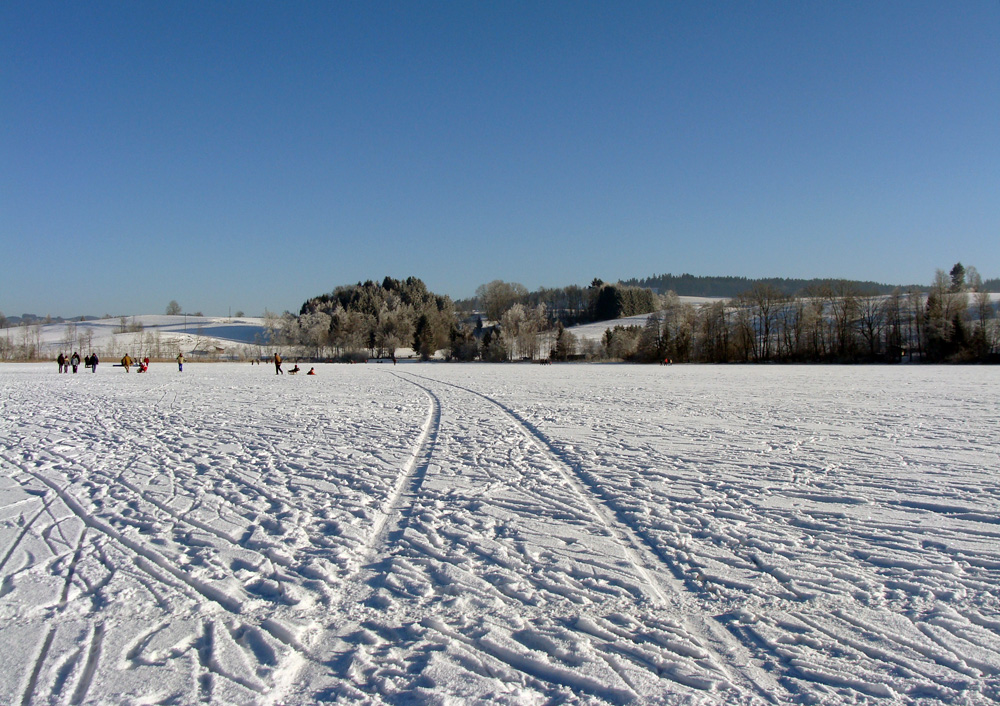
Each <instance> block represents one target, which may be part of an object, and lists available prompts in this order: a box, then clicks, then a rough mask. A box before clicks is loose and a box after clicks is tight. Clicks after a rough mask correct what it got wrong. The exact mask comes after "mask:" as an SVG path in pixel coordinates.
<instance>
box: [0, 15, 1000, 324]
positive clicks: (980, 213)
mask: <svg viewBox="0 0 1000 706" xmlns="http://www.w3.org/2000/svg"><path fill="white" fill-rule="evenodd" d="M0 121H2V122H0V163H2V169H0V238H2V242H3V257H2V264H0V311H2V312H3V313H5V314H6V315H8V316H17V315H20V314H21V313H24V312H31V313H36V314H42V315H44V314H52V315H61V316H76V315H79V314H94V315H102V314H105V313H110V314H114V315H118V314H146V313H162V312H163V311H164V310H165V309H166V306H167V304H168V303H169V302H170V300H177V301H178V302H180V303H181V305H182V307H183V308H184V309H185V310H186V311H189V312H194V311H202V312H204V313H205V314H208V315H213V314H215V315H225V314H227V313H229V312H230V311H232V312H233V313H235V312H236V311H239V310H242V311H245V312H246V314H247V315H252V314H260V313H262V312H263V311H264V309H265V308H267V309H270V310H271V311H276V312H280V311H283V310H285V309H288V310H292V311H296V312H297V311H298V308H299V306H300V305H301V303H302V302H303V301H304V300H305V299H307V298H309V297H311V296H314V295H318V294H322V293H325V292H329V291H332V290H333V288H334V287H336V286H337V285H341V284H349V283H353V282H357V281H359V280H366V279H373V280H377V281H381V279H382V278H383V277H384V276H386V275H390V276H393V277H399V278H403V277H407V276H409V275H414V276H417V277H420V278H421V279H423V280H424V281H425V282H426V283H427V285H428V286H429V287H430V288H431V289H432V290H433V291H436V292H439V293H443V294H450V295H451V296H453V297H455V298H461V297H466V296H470V295H472V293H473V292H474V291H475V289H476V287H477V286H478V285H480V284H483V283H485V282H488V281H490V280H493V279H504V280H507V281H513V282H520V283H522V284H524V285H525V286H527V287H528V288H529V289H535V288H537V287H539V286H548V287H554V286H563V285H568V284H583V285H585V284H588V283H589V282H590V281H591V280H592V279H593V278H594V277H600V278H602V279H604V280H608V281H613V280H616V279H619V278H622V279H625V278H629V277H644V276H649V275H653V274H656V273H665V272H673V273H674V274H680V273H682V272H690V273H692V274H696V275H736V276H746V277H763V276H777V277H804V278H811V277H844V278H851V279H864V280H876V281H880V282H886V283H892V284H911V283H929V282H930V281H931V280H932V279H933V276H934V272H935V270H936V269H939V268H940V269H945V270H948V269H950V267H951V265H953V264H954V263H955V262H956V261H961V262H962V263H963V264H965V265H966V266H969V265H972V266H975V267H976V268H977V269H978V270H979V271H980V273H981V274H982V275H983V276H984V277H987V278H988V277H997V276H1000V242H998V235H1000V2H998V0H979V1H976V0H968V1H963V2H958V3H950V2H940V1H936V2H921V1H919V0H899V1H898V2H879V1H871V2H869V1H856V2H852V1H849V0H847V1H836V2H834V1H832V0H831V1H828V2H824V1H818V0H817V1H815V2H805V1H801V0H795V1H791V0H789V1H781V0H775V1H773V2H752V1H747V0H740V1H737V2H670V1H667V0H663V1H661V2H585V1H580V0H572V1H567V2H545V1H542V2H523V3H522V2H513V1H508V0H503V1H502V2H492V3H489V2H465V1H461V2H459V1H456V2H432V1H426V0H421V2H346V1H344V2H341V1H332V0H331V1H329V2H255V1H253V0H248V1H240V2H204V1H198V2H183V1H178V2H174V1H171V2H159V3H154V2H132V1H125V0H122V1H121V2H81V3H75V2H61V1H60V2H47V1H38V0H29V1H26V2H25V1H21V0H9V1H8V2H4V3H2V4H0Z"/></svg>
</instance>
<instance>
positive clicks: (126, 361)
mask: <svg viewBox="0 0 1000 706" xmlns="http://www.w3.org/2000/svg"><path fill="white" fill-rule="evenodd" d="M122 367H123V368H125V372H126V373H127V372H128V369H129V368H131V367H132V359H131V358H129V357H128V353H126V354H125V357H124V358H122Z"/></svg>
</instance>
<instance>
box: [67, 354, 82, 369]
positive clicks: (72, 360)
mask: <svg viewBox="0 0 1000 706" xmlns="http://www.w3.org/2000/svg"><path fill="white" fill-rule="evenodd" d="M69 362H70V364H71V365H72V366H73V372H74V373H75V372H76V369H77V368H79V367H80V354H79V353H77V352H76V351H73V356H72V357H71V358H70V359H69Z"/></svg>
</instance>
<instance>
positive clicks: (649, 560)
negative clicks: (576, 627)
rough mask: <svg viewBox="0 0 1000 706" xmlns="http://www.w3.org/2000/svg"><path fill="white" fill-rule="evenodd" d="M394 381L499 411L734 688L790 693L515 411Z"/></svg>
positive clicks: (609, 501)
mask: <svg viewBox="0 0 1000 706" xmlns="http://www.w3.org/2000/svg"><path fill="white" fill-rule="evenodd" d="M393 375H395V376H396V377H399V378H401V379H404V380H407V381H408V382H410V383H411V384H414V385H417V386H418V387H420V388H422V389H424V390H425V391H427V392H428V393H429V394H432V393H430V390H428V388H426V387H425V386H424V385H422V384H420V383H418V382H415V381H414V380H413V379H411V378H418V379H420V380H423V381H425V382H428V383H434V384H438V385H445V386H448V387H452V388H454V389H457V390H461V391H463V392H466V393H469V394H471V395H474V396H476V397H478V398H480V399H482V400H484V401H485V402H487V403H489V404H490V405H492V406H494V407H496V408H497V409H499V410H500V411H501V412H502V413H503V414H504V416H506V417H507V418H508V419H509V420H510V421H511V422H512V423H513V424H514V426H515V427H516V428H517V429H518V430H519V431H520V432H521V433H522V434H523V435H524V436H525V437H526V438H527V439H528V440H529V441H530V442H531V443H532V444H533V445H534V446H535V448H537V449H538V451H539V452H540V453H541V454H542V455H543V456H544V457H545V459H546V460H547V462H548V463H549V465H550V466H551V467H552V468H553V469H554V470H555V471H556V472H557V473H558V474H559V475H560V476H561V477H562V478H563V479H564V480H565V482H566V484H567V485H568V486H569V487H571V488H573V490H574V491H575V493H576V494H577V495H578V496H579V498H580V499H581V501H582V502H583V503H584V505H585V506H586V507H587V509H588V510H589V512H590V513H591V514H592V515H593V517H594V518H595V519H596V520H597V522H598V523H599V524H600V525H601V526H602V527H603V528H604V529H605V530H607V532H608V533H609V534H610V535H611V536H613V537H614V539H615V541H616V542H617V543H618V544H619V545H620V547H621V548H622V550H623V552H624V553H625V555H626V557H627V558H628V561H629V563H630V564H631V566H632V568H633V570H634V572H635V574H636V575H637V576H638V577H640V578H641V579H642V581H643V583H644V585H645V586H646V591H647V594H648V598H649V599H650V600H651V601H652V602H653V603H654V604H655V605H657V606H661V607H668V606H675V607H678V608H680V610H681V613H682V617H683V621H684V623H685V624H686V625H687V628H688V629H689V630H690V631H691V633H692V634H693V635H697V637H698V639H699V641H700V642H702V643H703V646H704V647H705V648H706V649H711V650H712V652H713V653H714V654H716V655H717V656H718V657H719V658H720V659H719V661H720V664H722V665H725V670H726V672H727V676H728V677H729V678H730V680H731V682H732V683H733V685H734V686H738V687H740V688H742V689H744V690H746V691H748V692H750V693H753V694H755V695H756V696H757V697H759V698H762V699H764V700H765V701H768V702H772V703H774V702H777V701H778V699H777V697H776V696H775V695H776V694H780V693H784V691H785V690H784V689H783V688H782V687H781V686H780V685H779V683H778V682H777V680H775V679H774V678H773V677H772V676H771V675H770V674H768V673H767V672H765V671H763V670H762V669H759V668H757V667H755V666H754V665H753V664H752V662H751V653H750V650H749V649H748V647H747V646H746V645H745V644H743V642H742V641H740V640H739V639H738V638H737V637H736V636H735V635H733V634H732V633H730V632H729V630H728V629H727V628H726V627H725V626H724V625H722V624H721V623H719V622H718V621H716V620H715V619H713V618H711V617H708V616H705V615H704V614H703V612H702V611H700V610H697V609H696V608H693V607H692V606H691V605H690V604H689V600H690V599H689V598H688V597H687V596H688V595H690V594H692V593H693V592H694V589H693V588H692V587H691V586H690V585H688V579H687V577H685V576H684V574H683V572H682V571H681V570H680V569H679V567H678V566H677V565H676V563H675V562H673V561H672V560H671V559H670V558H669V557H666V556H664V555H663V554H662V553H661V551H660V549H659V548H658V546H657V545H656V543H655V542H653V541H652V540H651V539H650V538H649V537H648V536H647V535H646V534H645V532H643V531H642V529H641V528H639V527H636V526H634V525H633V524H631V523H629V522H628V520H627V519H626V518H625V517H623V516H622V514H621V512H620V511H619V510H618V508H617V507H616V503H615V502H614V499H613V498H611V497H609V496H608V495H607V493H606V492H605V491H604V489H603V488H602V486H601V484H600V482H599V480H598V479H597V478H596V477H595V476H594V475H593V474H592V473H590V472H588V471H586V470H585V469H584V468H582V467H581V465H580V464H579V463H577V462H575V461H574V460H572V459H571V458H570V457H569V456H568V455H567V454H566V453H565V452H563V451H561V450H560V449H559V448H558V447H557V445H556V444H555V443H554V442H553V441H551V440H550V439H549V438H548V437H547V436H546V435H545V434H544V432H542V431H541V430H540V429H538V427H536V426H535V425H534V424H532V423H531V422H530V421H528V420H526V419H525V418H524V417H522V416H521V415H520V414H519V413H518V412H517V411H516V410H514V409H512V408H510V407H508V406H507V405H505V404H504V403H503V402H500V401H499V400H497V399H494V398H493V397H490V396H489V395H487V394H484V393H482V392H478V391H476V390H473V389H471V388H468V387H465V386H463V385H459V384H456V383H453V382H447V381H444V380H438V379H435V378H432V377H427V376H423V375H417V374H415V373H409V372H407V373H403V374H400V373H395V372H394V373H393ZM438 404H440V403H438ZM438 414H440V410H439V411H438Z"/></svg>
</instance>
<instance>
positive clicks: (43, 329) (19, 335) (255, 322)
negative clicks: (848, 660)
mask: <svg viewBox="0 0 1000 706" xmlns="http://www.w3.org/2000/svg"><path fill="white" fill-rule="evenodd" d="M0 336H7V337H8V338H9V339H10V340H11V341H12V342H14V343H17V344H20V343H22V341H23V340H24V339H25V337H27V339H28V340H29V341H31V342H33V343H36V344H37V345H36V348H37V350H38V351H39V354H40V355H43V356H44V355H48V356H51V357H53V358H54V357H55V356H57V355H58V354H59V353H60V352H63V353H65V354H67V355H69V354H70V353H71V352H72V351H78V352H79V353H80V354H81V355H86V354H87V353H88V352H90V351H99V352H101V353H111V354H112V355H116V354H119V353H121V354H124V353H130V354H132V355H133V356H135V355H136V354H138V353H140V352H141V351H146V352H147V353H149V352H151V351H153V350H154V349H156V352H155V355H156V356H161V355H162V356H167V357H173V356H175V355H177V353H178V352H183V353H185V354H188V353H190V352H192V351H212V352H217V351H232V350H233V349H234V348H237V349H238V348H241V347H243V348H253V347H255V346H258V345H264V344H266V343H267V340H268V335H267V331H266V327H265V322H264V319H262V318H255V317H240V318H232V317H211V316H183V315H182V316H166V315H150V314H147V315H143V316H129V317H121V318H111V319H96V320H92V321H79V322H69V323H55V324H37V325H33V326H25V327H15V328H10V329H3V330H2V331H0Z"/></svg>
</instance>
